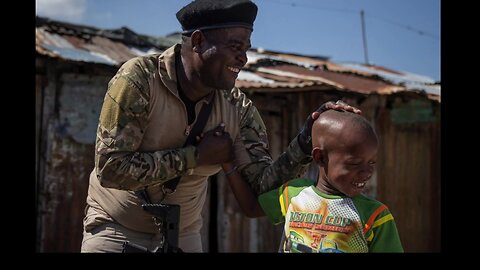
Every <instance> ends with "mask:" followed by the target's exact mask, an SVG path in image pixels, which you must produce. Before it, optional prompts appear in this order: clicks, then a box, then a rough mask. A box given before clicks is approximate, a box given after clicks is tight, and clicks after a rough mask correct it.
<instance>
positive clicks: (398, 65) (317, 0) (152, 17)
mask: <svg viewBox="0 0 480 270" xmlns="http://www.w3.org/2000/svg"><path fill="white" fill-rule="evenodd" d="M189 2H191V1H190V0H136V1H132V0H36V7H37V9H36V10H37V15H39V16H44V17H49V18H51V19H56V20H61V21H66V22H72V23H79V24H83V25H89V26H94V27H98V28H107V29H112V28H119V27H122V26H126V27H128V28H130V29H132V30H133V31H135V32H137V33H140V34H147V35H152V36H164V35H167V34H170V33H172V32H177V31H180V30H181V27H180V24H179V23H178V21H177V19H176V17H175V13H176V12H177V11H178V10H179V9H180V8H182V7H183V6H185V5H186V4H188V3H189ZM254 2H255V3H256V4H257V5H258V9H259V10H258V14H257V19H256V21H255V26H254V32H253V34H252V47H255V48H259V47H261V48H264V49H266V50H273V51H281V52H291V53H297V54H307V55H320V56H327V57H330V60H332V61H334V62H339V63H343V62H355V63H364V62H365V54H364V47H363V41H362V28H361V19H360V10H363V11H364V12H365V25H366V41H367V48H368V60H369V62H370V63H371V64H376V65H380V66H384V67H388V68H392V69H394V70H399V71H406V72H411V73H416V74H419V75H425V76H428V77H431V78H433V79H434V80H436V81H440V37H441V36H440V0H254Z"/></svg>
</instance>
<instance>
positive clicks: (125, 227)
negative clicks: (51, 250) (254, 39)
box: [82, 0, 356, 252]
mask: <svg viewBox="0 0 480 270" xmlns="http://www.w3.org/2000/svg"><path fill="white" fill-rule="evenodd" d="M256 14H257V6H256V5H255V4H254V3H253V2H251V1H247V0H221V1H214V0H197V1H194V2H192V3H190V4H189V5H187V6H185V7H184V8H182V9H181V10H180V11H179V12H178V13H177V18H178V20H179V21H180V23H181V25H182V28H183V30H184V31H183V33H182V44H176V45H174V46H173V47H171V48H169V49H167V50H166V51H165V52H164V53H162V54H161V55H159V54H155V55H148V56H143V57H137V58H134V59H131V60H129V61H127V62H126V63H125V64H124V65H123V66H122V67H121V68H120V69H119V71H118V72H117V74H116V75H115V76H114V77H113V78H112V80H111V81H110V82H109V85H108V91H107V93H106V96H105V100H104V104H103V107H102V111H101V114H100V120H99V125H98V130H97V140H96V148H95V168H94V170H93V171H92V173H91V175H90V185H89V190H88V196H87V207H86V210H85V213H86V216H85V219H84V235H83V242H82V252H121V251H122V245H123V243H124V242H125V241H129V242H131V243H134V244H137V245H141V246H143V247H146V248H148V249H150V250H153V249H155V248H158V247H159V246H161V245H162V244H164V239H163V236H164V235H163V234H162V233H159V226H157V225H156V224H158V223H156V222H155V220H154V219H152V215H151V214H150V213H148V212H146V211H144V210H143V209H142V207H141V205H142V203H144V202H145V201H146V199H149V201H151V202H152V203H159V202H162V203H165V204H177V205H179V206H180V221H179V247H180V248H181V249H182V250H183V251H185V252H202V251H203V250H202V244H201V237H200V228H201V225H202V219H201V210H202V207H203V204H204V202H205V196H206V193H207V186H208V185H207V179H208V177H209V176H211V175H214V174H216V173H217V172H219V171H220V170H221V166H220V165H221V164H222V163H225V162H231V161H233V164H236V167H234V168H233V170H235V171H238V172H239V173H240V174H241V176H242V177H243V178H244V179H245V181H248V182H249V184H250V185H251V186H252V188H253V189H254V191H255V192H256V193H257V194H261V193H263V192H265V191H268V190H271V189H273V188H276V187H278V186H280V185H281V184H282V183H283V181H284V180H287V179H291V178H295V177H297V176H299V175H300V174H301V173H302V172H303V171H304V169H305V168H306V166H307V165H308V164H309V162H310V161H311V156H310V152H311V142H310V140H309V138H310V129H311V125H312V118H316V117H318V114H319V112H321V111H323V110H325V109H339V108H340V109H346V110H356V109H354V108H352V107H350V106H348V105H335V104H333V103H327V104H326V105H323V106H321V108H319V110H318V112H316V113H314V114H312V116H313V117H312V116H311V117H309V118H308V119H307V121H306V123H305V127H304V129H303V130H302V132H300V134H299V136H297V137H296V138H295V139H293V140H292V142H291V143H290V145H289V147H288V149H287V151H286V152H285V153H283V154H282V155H281V156H280V157H279V158H278V159H277V160H276V161H275V162H273V161H272V159H271V157H270V155H269V153H268V142H267V135H266V129H265V125H264V123H263V121H262V119H261V117H260V115H259V113H258V111H257V109H256V108H255V106H253V104H252V102H251V101H250V100H249V99H248V98H247V97H246V96H245V94H244V93H242V92H241V91H240V90H239V89H237V88H235V87H234V84H235V80H236V78H237V76H238V73H239V72H240V69H241V68H242V67H243V66H244V65H245V64H246V62H247V56H246V52H247V50H248V49H249V48H250V36H251V33H252V31H253V22H254V20H255V18H256ZM209 106H211V107H210V108H211V112H210V113H209V115H208V117H207V118H205V117H203V116H201V115H202V112H204V111H205V110H204V107H205V108H208V107H209ZM199 118H204V119H207V121H206V124H205V127H204V128H202V129H201V130H203V131H207V132H205V133H203V134H202V135H201V136H198V138H197V143H193V144H188V145H184V144H185V141H186V140H187V138H189V135H190V132H191V131H192V129H194V128H195V124H196V122H197V120H199ZM177 177H180V178H177ZM171 179H179V181H178V182H177V186H176V191H175V192H173V193H172V189H173V190H175V187H173V188H171V187H169V188H165V186H167V184H165V183H167V182H169V183H172V181H169V180H171ZM164 184H165V185H164ZM140 191H145V192H144V193H140ZM145 195H147V196H145Z"/></svg>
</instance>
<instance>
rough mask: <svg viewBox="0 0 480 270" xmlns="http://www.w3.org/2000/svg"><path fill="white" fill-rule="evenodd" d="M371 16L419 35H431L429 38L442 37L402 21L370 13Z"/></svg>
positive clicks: (438, 38)
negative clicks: (398, 21)
mask: <svg viewBox="0 0 480 270" xmlns="http://www.w3.org/2000/svg"><path fill="white" fill-rule="evenodd" d="M370 17H372V18H374V19H377V20H380V21H384V22H387V23H390V24H393V25H396V26H399V27H402V28H405V29H406V30H409V31H412V32H415V33H417V34H419V35H422V36H426V37H429V38H433V39H436V40H440V37H439V36H437V35H435V34H430V33H427V32H426V31H422V30H418V29H415V28H413V27H411V26H408V25H404V24H401V23H397V22H394V21H392V20H389V19H386V18H382V17H379V16H376V15H370Z"/></svg>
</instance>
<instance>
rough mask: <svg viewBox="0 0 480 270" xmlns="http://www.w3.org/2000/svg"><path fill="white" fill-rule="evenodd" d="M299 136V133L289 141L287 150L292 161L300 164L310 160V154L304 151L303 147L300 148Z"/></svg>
mask: <svg viewBox="0 0 480 270" xmlns="http://www.w3.org/2000/svg"><path fill="white" fill-rule="evenodd" d="M300 136H301V134H299V135H298V136H297V137H296V138H295V139H293V140H292V142H290V144H289V145H288V148H287V152H288V153H289V155H290V157H291V159H292V160H293V161H295V162H298V163H300V164H307V163H310V162H311V161H312V156H311V155H310V153H308V154H307V153H305V151H304V149H302V147H301V145H300ZM310 152H311V151H310Z"/></svg>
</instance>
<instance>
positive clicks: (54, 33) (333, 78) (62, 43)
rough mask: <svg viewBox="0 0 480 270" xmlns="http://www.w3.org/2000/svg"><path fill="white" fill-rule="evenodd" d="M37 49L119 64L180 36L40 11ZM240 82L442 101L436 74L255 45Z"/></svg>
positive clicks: (259, 87) (251, 87) (262, 87)
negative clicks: (82, 22) (66, 19)
mask: <svg viewBox="0 0 480 270" xmlns="http://www.w3.org/2000/svg"><path fill="white" fill-rule="evenodd" d="M37 20H38V22H37V28H36V51H37V53H38V54H41V55H45V56H48V57H58V58H63V59H67V60H72V61H83V62H92V63H100V64H107V65H114V66H119V65H121V64H122V63H123V62H125V61H127V60H129V59H131V58H133V57H136V56H140V55H145V54H150V53H161V52H162V51H163V50H164V49H165V48H166V47H162V46H170V45H173V44H174V43H175V42H178V41H179V40H180V36H179V34H178V33H175V34H173V35H171V36H169V37H167V38H162V37H150V36H145V35H138V34H136V33H135V32H133V31H131V30H130V29H128V28H125V27H123V28H121V29H115V30H102V29H97V28H93V27H88V26H79V25H74V24H68V23H62V22H57V21H50V20H48V19H45V18H38V17H37ZM247 57H248V62H247V64H246V66H245V68H244V70H242V71H241V72H240V73H239V75H238V79H237V82H236V86H238V87H241V88H242V89H244V90H246V91H265V92H271V91H275V92H277V91H310V90H324V89H336V90H339V91H348V92H354V93H358V94H363V95H368V94H372V93H377V94H384V95H388V94H392V93H396V92H401V91H412V92H417V93H420V94H425V95H426V96H427V97H428V98H430V99H432V100H436V101H440V94H441V91H440V90H441V86H440V83H436V82H435V81H434V80H433V79H431V78H428V77H425V76H421V75H417V74H413V73H408V72H403V71H402V72H401V71H395V70H392V69H389V68H386V67H381V66H375V65H368V66H367V65H362V64H356V63H335V62H333V61H330V60H329V59H328V58H327V57H320V56H305V55H299V54H289V53H280V52H273V51H267V50H264V49H251V50H250V51H248V52H247Z"/></svg>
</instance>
